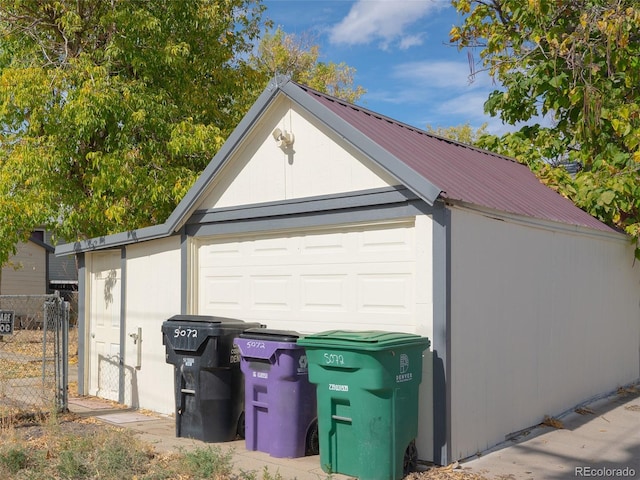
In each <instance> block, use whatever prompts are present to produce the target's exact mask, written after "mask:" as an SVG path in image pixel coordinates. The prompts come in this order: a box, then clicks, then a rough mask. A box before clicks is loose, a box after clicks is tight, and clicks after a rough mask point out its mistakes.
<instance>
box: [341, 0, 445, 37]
mask: <svg viewBox="0 0 640 480" xmlns="http://www.w3.org/2000/svg"><path fill="white" fill-rule="evenodd" d="M442 5H443V4H442V2H436V1H434V0H358V1H357V2H355V3H354V5H353V6H352V7H351V10H350V11H349V13H348V14H347V16H346V17H345V18H344V19H342V21H341V22H340V23H338V24H337V25H335V26H334V27H333V28H332V29H331V31H330V37H329V40H330V42H331V43H336V44H346V45H361V44H366V43H370V42H373V41H376V40H379V41H381V44H380V45H381V47H382V48H383V49H386V48H388V46H389V44H390V43H391V42H392V41H395V40H399V42H400V44H401V45H404V46H405V47H404V48H408V46H411V45H412V44H413V45H415V44H416V43H415V42H416V41H417V40H418V39H419V37H417V36H416V35H415V34H414V33H411V34H407V33H406V32H405V29H406V28H407V27H408V26H409V25H411V24H412V23H414V22H416V21H418V20H420V19H421V18H422V17H424V16H425V15H427V14H428V13H429V12H431V11H434V10H437V9H439V8H441V7H442Z"/></svg>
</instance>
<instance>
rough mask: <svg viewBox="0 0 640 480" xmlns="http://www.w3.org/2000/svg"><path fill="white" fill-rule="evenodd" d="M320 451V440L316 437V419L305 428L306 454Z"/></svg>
mask: <svg viewBox="0 0 640 480" xmlns="http://www.w3.org/2000/svg"><path fill="white" fill-rule="evenodd" d="M319 453H320V440H319V437H318V419H315V420H314V421H313V422H311V425H309V430H307V443H306V452H305V454H306V455H318V454H319Z"/></svg>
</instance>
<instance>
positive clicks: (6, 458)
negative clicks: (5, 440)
mask: <svg viewBox="0 0 640 480" xmlns="http://www.w3.org/2000/svg"><path fill="white" fill-rule="evenodd" d="M28 462H29V456H28V455H27V453H26V452H25V449H24V448H22V447H20V446H11V447H9V448H8V449H7V450H6V451H3V452H0V464H1V465H2V466H3V467H4V468H5V469H6V470H8V471H9V473H12V474H16V473H18V472H19V471H20V470H23V469H25V468H27V464H28Z"/></svg>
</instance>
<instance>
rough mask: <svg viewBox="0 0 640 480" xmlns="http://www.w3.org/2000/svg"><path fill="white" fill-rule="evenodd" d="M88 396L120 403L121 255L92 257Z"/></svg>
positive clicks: (96, 254)
mask: <svg viewBox="0 0 640 480" xmlns="http://www.w3.org/2000/svg"><path fill="white" fill-rule="evenodd" d="M90 268H91V271H90V282H91V302H90V306H89V312H90V313H89V315H90V321H89V354H88V355H89V389H88V390H89V394H90V395H95V396H97V397H101V398H106V399H109V400H114V401H118V393H119V385H120V370H121V369H120V304H121V298H120V296H121V291H120V287H121V281H122V279H121V276H120V273H121V269H120V252H119V251H116V252H105V253H94V254H92V255H91V267H90Z"/></svg>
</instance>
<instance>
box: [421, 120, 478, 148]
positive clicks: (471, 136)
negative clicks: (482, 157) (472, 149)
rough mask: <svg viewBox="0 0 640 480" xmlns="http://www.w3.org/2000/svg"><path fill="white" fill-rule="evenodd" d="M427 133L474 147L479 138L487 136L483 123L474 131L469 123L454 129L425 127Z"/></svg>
mask: <svg viewBox="0 0 640 480" xmlns="http://www.w3.org/2000/svg"><path fill="white" fill-rule="evenodd" d="M427 132H430V133H433V134H434V135H438V136H440V137H444V138H450V139H451V140H455V141H456V142H460V143H466V144H467V145H475V144H476V143H477V142H478V141H479V140H480V138H482V137H483V136H485V135H488V133H487V124H486V123H483V124H482V125H480V127H479V128H477V129H475V130H474V129H473V127H472V126H471V124H469V122H467V123H465V124H464V125H458V126H455V127H441V126H439V127H438V128H433V127H432V126H431V125H427Z"/></svg>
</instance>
